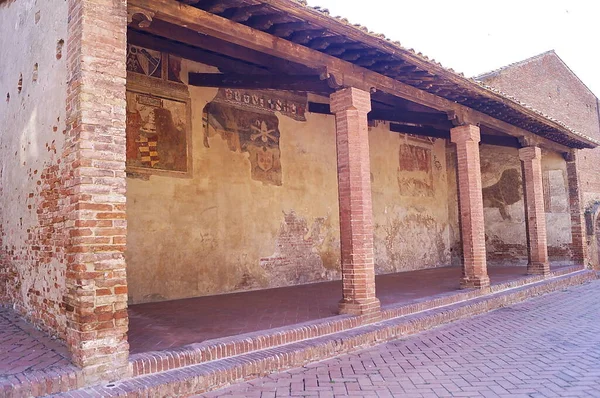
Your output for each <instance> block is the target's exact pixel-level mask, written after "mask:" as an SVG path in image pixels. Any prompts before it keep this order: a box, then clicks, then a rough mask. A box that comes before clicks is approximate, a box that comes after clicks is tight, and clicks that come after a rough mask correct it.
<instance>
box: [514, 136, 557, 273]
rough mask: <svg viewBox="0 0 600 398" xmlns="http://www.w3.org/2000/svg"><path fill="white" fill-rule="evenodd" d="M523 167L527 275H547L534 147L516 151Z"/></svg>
mask: <svg viewBox="0 0 600 398" xmlns="http://www.w3.org/2000/svg"><path fill="white" fill-rule="evenodd" d="M519 159H521V164H522V166H523V193H524V194H525V220H526V228H527V248H528V255H529V263H528V264H527V273H529V274H542V275H547V274H548V273H550V264H549V263H548V245H547V243H546V212H545V209H544V188H543V187H542V150H541V149H540V148H538V147H535V146H530V147H525V148H521V149H519Z"/></svg>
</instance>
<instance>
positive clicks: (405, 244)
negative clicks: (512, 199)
mask: <svg viewBox="0 0 600 398" xmlns="http://www.w3.org/2000/svg"><path fill="white" fill-rule="evenodd" d="M181 69H182V73H181V76H182V78H183V80H184V81H185V77H186V76H187V72H189V71H195V72H216V70H215V69H213V68H210V67H207V66H203V65H200V64H197V63H193V62H188V61H185V60H184V61H183V62H182V66H181ZM188 90H189V95H190V97H191V111H192V117H191V124H192V134H191V148H192V163H193V170H192V173H191V177H190V176H188V177H181V176H179V177H175V176H169V175H150V176H149V177H147V176H144V175H138V174H130V176H129V178H128V181H127V182H128V186H127V217H128V243H127V252H126V257H127V267H128V269H127V270H128V282H129V283H128V287H129V295H130V302H132V303H141V302H149V301H160V300H170V299H178V298H184V297H194V296H203V295H214V294H220V293H227V292H234V291H242V290H251V289H265V288H272V287H278V286H289V285H297V284H303V283H310V282H318V281H328V280H335V279H339V278H340V277H341V275H340V258H339V252H340V247H339V244H340V243H339V214H338V212H339V210H338V197H337V162H336V144H335V125H334V117H333V116H330V115H321V114H311V113H307V115H306V121H297V120H294V119H292V118H291V117H288V116H284V115H283V114H281V113H277V114H276V117H277V123H278V129H279V132H280V137H279V145H278V150H279V152H280V166H281V176H280V185H278V184H277V183H270V182H265V181H261V180H260V179H258V180H257V178H256V175H255V174H254V172H253V170H252V168H253V167H256V164H255V163H253V162H252V161H251V158H250V157H251V156H255V153H254V152H252V151H247V150H242V149H241V148H240V147H239V142H238V141H239V137H236V134H225V133H223V132H222V131H218V129H215V127H214V126H213V125H212V124H211V123H208V122H207V120H206V115H205V114H204V111H205V107H206V105H207V104H209V103H210V102H211V101H213V99H214V98H215V96H216V95H217V91H218V90H217V89H208V88H198V87H191V86H188ZM311 100H314V101H327V99H326V98H319V97H312V96H311ZM203 117H204V120H203ZM369 134H370V154H371V163H372V165H371V166H372V170H371V171H372V183H373V184H372V186H373V188H372V189H373V212H374V225H375V262H376V269H377V272H378V273H387V272H396V271H403V270H411V269H419V268H429V267H435V266H441V265H447V264H449V263H450V258H449V256H450V245H449V242H450V241H449V227H448V208H447V201H446V198H447V195H448V189H447V175H446V173H447V172H446V157H445V156H446V155H445V153H446V147H445V141H444V140H429V139H416V138H411V137H408V136H406V135H404V134H398V133H393V132H390V131H389V126H388V125H386V124H383V123H382V124H379V125H377V126H373V127H372V128H371V129H370V133H369ZM402 159H404V160H402ZM255 171H256V170H255ZM257 175H258V174H257Z"/></svg>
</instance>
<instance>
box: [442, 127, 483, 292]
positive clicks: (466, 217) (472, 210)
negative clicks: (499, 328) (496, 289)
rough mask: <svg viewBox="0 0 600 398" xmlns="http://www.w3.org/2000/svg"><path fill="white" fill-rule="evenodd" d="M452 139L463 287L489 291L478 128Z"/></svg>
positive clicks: (452, 133)
mask: <svg viewBox="0 0 600 398" xmlns="http://www.w3.org/2000/svg"><path fill="white" fill-rule="evenodd" d="M450 138H451V140H452V142H454V143H455V144H456V156H457V163H458V201H459V206H460V230H461V238H462V246H463V277H462V279H461V281H460V285H461V287H462V288H473V287H477V288H480V287H487V286H489V285H490V279H489V278H488V274H487V264H486V258H485V226H484V221H483V196H482V190H481V166H480V161H479V140H480V133H479V127H477V126H473V125H465V126H459V127H455V128H453V129H452V130H450Z"/></svg>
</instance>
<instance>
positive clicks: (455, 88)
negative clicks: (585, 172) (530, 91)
mask: <svg viewBox="0 0 600 398" xmlns="http://www.w3.org/2000/svg"><path fill="white" fill-rule="evenodd" d="M180 1H182V2H185V3H193V4H194V5H195V6H196V7H198V8H200V9H203V10H205V11H208V12H212V13H214V14H217V15H219V16H221V17H224V18H228V19H231V20H234V21H236V22H239V23H242V24H245V25H247V26H250V27H252V28H254V29H258V30H261V31H263V32H266V33H269V34H272V35H274V36H278V37H280V38H284V39H286V40H289V41H293V42H295V43H297V44H301V45H304V46H306V47H309V48H312V49H314V50H317V51H321V52H323V53H326V54H328V55H331V56H334V57H337V58H339V59H342V60H345V61H347V62H350V63H353V64H355V65H358V66H361V67H363V68H366V69H369V70H372V71H374V72H377V73H380V74H382V75H385V76H387V77H390V78H393V79H396V80H398V81H400V82H402V83H405V84H408V85H410V86H413V87H415V88H418V89H421V90H423V91H427V92H429V93H432V94H435V95H437V96H439V97H443V98H446V99H448V100H451V101H453V102H456V103H459V104H462V105H464V106H467V107H469V108H472V109H475V110H477V111H479V112H482V113H485V114H487V115H489V116H492V117H494V118H496V119H498V120H502V121H504V122H507V123H510V124H512V125H515V126H517V127H520V128H522V129H525V130H527V131H530V132H532V133H534V134H537V135H540V136H542V137H545V138H548V139H550V140H552V141H555V142H558V143H561V144H564V145H566V146H569V147H573V148H593V147H596V146H597V145H600V142H599V141H596V140H595V139H593V138H591V137H588V136H586V135H585V134H582V133H580V132H578V131H575V130H574V129H572V128H570V127H568V126H567V125H566V124H565V123H562V122H561V121H559V120H556V119H554V118H552V117H550V116H549V115H546V114H544V113H543V112H541V111H539V110H537V109H534V108H533V107H531V106H528V105H527V104H524V103H523V102H521V101H519V100H518V99H516V98H514V97H512V96H510V95H508V94H506V93H504V92H502V91H500V90H497V89H495V88H493V87H490V86H488V85H486V84H485V83H483V82H481V81H477V80H475V79H473V78H468V77H465V76H464V74H462V73H457V72H455V71H454V70H453V69H451V68H446V67H444V66H443V65H441V64H440V63H439V62H436V61H435V60H434V59H430V58H428V57H427V56H425V55H423V54H422V53H419V52H416V51H415V50H413V49H407V48H405V47H403V46H402V45H401V44H400V43H399V42H397V41H394V42H393V41H391V40H390V39H389V38H386V37H385V35H383V34H379V33H375V32H372V31H370V30H369V29H368V28H366V27H364V26H361V25H355V24H351V23H350V22H349V21H348V20H347V19H345V18H342V17H332V16H331V15H330V13H329V11H328V10H327V9H324V8H320V7H310V6H308V4H307V2H306V1H305V0H220V1H218V2H215V1H212V0H192V1H190V0H180Z"/></svg>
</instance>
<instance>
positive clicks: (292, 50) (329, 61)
mask: <svg viewBox="0 0 600 398" xmlns="http://www.w3.org/2000/svg"><path fill="white" fill-rule="evenodd" d="M269 3H270V4H277V5H278V6H279V5H282V6H284V5H287V6H288V8H289V5H290V4H292V2H288V1H280V0H276V1H274V0H270V1H269ZM280 3H281V4H280ZM129 4H130V5H132V6H136V7H139V8H142V9H145V10H148V11H151V12H154V13H155V15H154V19H162V20H165V21H167V22H170V23H173V24H179V25H184V26H187V27H188V28H190V29H193V30H195V31H197V32H200V33H203V34H205V35H209V36H213V37H216V38H218V39H220V40H223V41H227V42H230V43H233V44H236V45H238V46H241V47H247V48H250V49H253V50H256V51H261V52H264V53H266V54H269V55H271V56H274V57H280V58H284V59H287V60H290V61H292V62H295V63H298V64H304V65H306V66H308V67H310V68H313V69H316V70H321V71H323V70H326V71H327V72H328V73H330V74H335V75H337V79H336V80H337V81H341V82H342V84H343V85H344V86H352V87H357V88H361V89H365V90H370V89H372V88H375V89H377V90H382V91H385V92H387V93H389V94H392V95H395V96H399V97H402V98H405V99H408V100H410V101H413V102H417V103H419V104H422V105H426V106H429V107H431V108H434V109H437V110H441V111H444V112H448V111H454V112H457V113H461V114H463V115H464V117H465V118H466V117H467V116H468V120H469V121H475V122H480V123H485V124H487V125H488V126H490V127H493V128H497V129H499V130H501V131H503V132H506V133H508V134H510V135H513V136H517V137H520V136H527V135H530V134H532V133H530V132H528V131H526V130H523V129H521V128H519V127H517V126H514V125H511V124H509V123H506V122H503V121H501V120H498V119H495V118H493V117H491V116H489V115H486V114H484V113H481V112H478V111H475V110H474V109H471V108H468V107H466V106H463V105H460V104H457V103H455V102H453V101H450V100H447V99H445V98H441V97H438V96H436V95H434V94H431V93H428V92H426V91H423V90H419V89H416V88H414V87H412V86H409V85H407V84H404V83H401V82H399V81H397V80H395V79H392V78H389V77H386V76H383V75H381V74H379V73H376V72H373V71H370V70H368V69H365V68H362V67H359V66H357V65H354V64H351V63H349V62H346V61H343V60H340V59H338V58H335V57H332V56H329V55H327V54H323V53H321V52H319V51H315V50H312V49H310V48H308V47H304V46H302V45H298V44H296V43H292V42H290V41H287V40H284V39H280V38H277V37H274V36H273V35H270V34H267V33H264V32H261V31H258V30H256V29H252V28H250V27H248V26H245V25H241V24H238V23H235V22H233V21H230V20H228V19H225V18H221V17H219V16H217V15H214V14H211V13H209V12H205V11H202V10H200V9H197V8H195V7H192V6H189V5H186V4H182V3H179V2H177V1H176V0H131V1H129ZM330 23H331V22H330ZM360 40H361V41H364V40H365V37H364V36H361V37H360ZM396 51H397V49H396ZM424 69H427V68H424ZM465 81H466V80H465ZM465 81H460V84H461V85H465ZM483 91H484V92H485V96H491V95H493V93H490V92H487V90H483ZM498 97H499V96H498ZM498 100H500V101H501V102H503V101H504V102H508V100H507V99H504V98H503V97H499V98H498ZM508 106H512V107H513V108H514V107H515V105H508ZM518 111H519V112H520V113H522V114H529V113H530V114H532V117H534V118H535V119H537V120H540V119H542V118H541V117H540V116H539V115H537V114H536V113H535V112H533V111H529V110H527V109H526V108H523V107H521V108H519V109H518ZM543 123H544V124H546V125H548V126H552V127H554V128H557V129H558V130H559V131H561V132H564V133H563V134H565V135H567V136H569V137H570V138H572V139H573V138H575V139H577V140H578V141H579V142H582V141H583V142H585V141H584V140H583V139H582V138H581V137H572V134H569V133H568V132H565V129H564V127H562V126H561V125H559V124H558V123H554V122H552V121H550V120H546V119H544V120H543ZM540 139H541V141H542V142H543V145H544V146H546V147H548V148H550V149H552V150H557V151H560V152H562V151H565V150H566V149H567V147H566V146H564V145H562V144H558V143H555V142H553V141H550V140H546V139H543V138H541V137H540ZM589 146H590V147H593V146H595V144H594V143H593V142H589Z"/></svg>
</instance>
